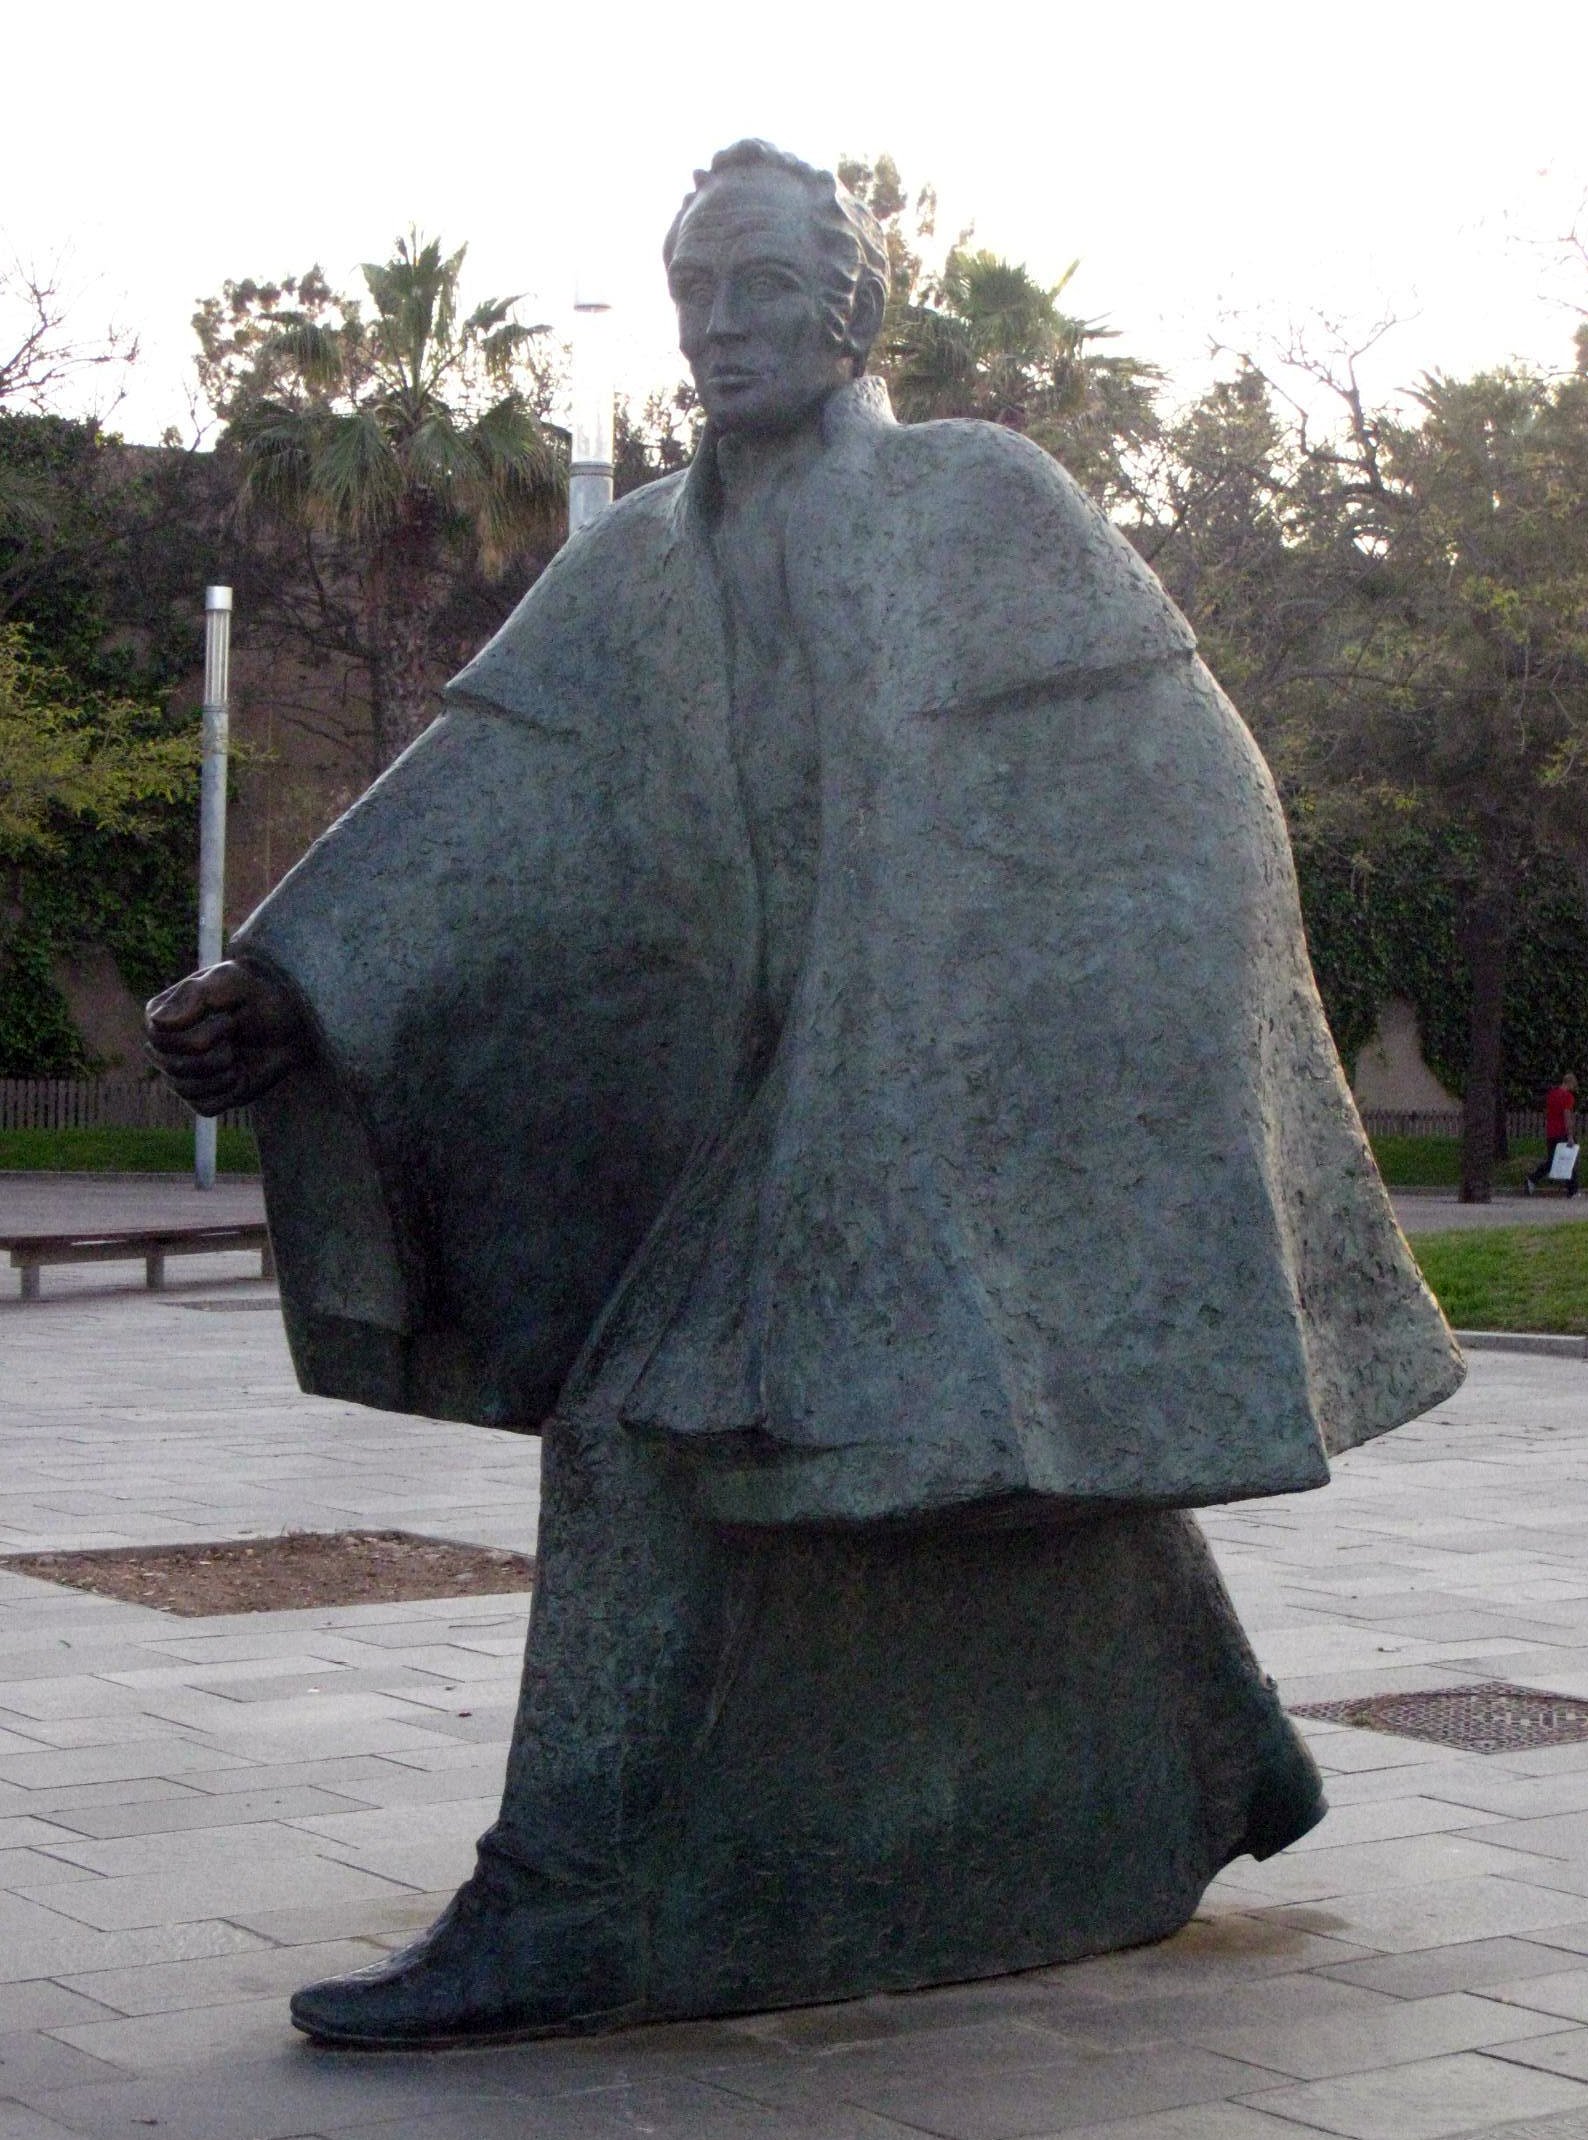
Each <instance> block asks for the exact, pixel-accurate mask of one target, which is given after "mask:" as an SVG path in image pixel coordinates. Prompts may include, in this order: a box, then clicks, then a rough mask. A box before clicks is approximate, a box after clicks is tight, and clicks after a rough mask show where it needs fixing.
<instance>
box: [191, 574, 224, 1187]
mask: <svg viewBox="0 0 1588 2140" xmlns="http://www.w3.org/2000/svg"><path fill="white" fill-rule="evenodd" d="M231 653H232V591H231V589H230V588H229V587H206V588H205V590H204V763H203V771H202V774H201V777H200V782H199V940H198V952H199V964H200V966H213V965H214V964H215V963H216V961H217V960H218V959H219V958H220V956H221V951H222V948H223V945H222V938H223V935H224V931H225V912H226V747H227V740H228V737H227V729H228V721H229V716H228V700H229V697H230V685H231ZM193 1179H194V1184H195V1186H196V1187H197V1188H200V1189H213V1188H214V1186H215V1124H214V1122H213V1121H211V1120H207V1119H205V1118H204V1117H202V1116H201V1117H200V1118H199V1120H198V1121H197V1122H195V1123H194V1125H193Z"/></svg>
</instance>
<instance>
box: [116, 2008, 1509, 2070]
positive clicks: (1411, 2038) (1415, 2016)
mask: <svg viewBox="0 0 1588 2140" xmlns="http://www.w3.org/2000/svg"><path fill="white" fill-rule="evenodd" d="M1549 2028H1550V2022H1549V2019H1548V2017H1547V2016H1545V2015H1543V2014H1539V2013H1535V2012H1532V2011H1531V2010H1529V2009H1526V2008H1521V2007H1514V2006H1513V2007H1507V2006H1506V2005H1505V2004H1504V2003H1503V2002H1501V2001H1500V2000H1497V1999H1492V1998H1483V1999H1480V1998H1474V1997H1472V1996H1471V1995H1470V1994H1469V1993H1466V1992H1450V1993H1445V1994H1443V1995H1440V1996H1437V1997H1434V1998H1427V1999H1405V2000H1401V2001H1399V2002H1397V2003H1396V2004H1395V2005H1394V2006H1393V2007H1391V2008H1389V2009H1387V2010H1381V2011H1380V2012H1378V2013H1375V2014H1371V2015H1369V2014H1364V2013H1354V2014H1349V2015H1331V2014H1322V2015H1310V2014H1309V2015H1305V2016H1302V2017H1300V2018H1297V2019H1293V2020H1290V2021H1287V2022H1276V2021H1274V2020H1272V2019H1266V2018H1265V2019H1262V2020H1258V2021H1255V2022H1252V2021H1247V2020H1244V2019H1243V2020H1242V2021H1240V2022H1239V2023H1238V2024H1236V2025H1235V2026H1233V2027H1231V2026H1228V2025H1225V2026H1223V2027H1221V2026H1219V2025H1217V2024H1216V2023H1215V2024H1211V2025H1209V2024H1204V2025H1203V2026H1202V2027H1200V2028H1193V2029H1190V2030H1187V2031H1186V2036H1187V2040H1188V2041H1190V2042H1192V2043H1195V2044H1197V2045H1199V2046H1200V2048H1201V2049H1203V2050H1205V2051H1217V2052H1218V2053H1219V2054H1220V2055H1221V2056H1223V2057H1225V2058H1238V2059H1242V2060H1244V2061H1245V2062H1246V2064H1248V2065H1253V2066H1269V2067H1272V2068H1273V2069H1274V2071H1275V2072H1278V2073H1290V2074H1294V2075H1295V2077H1296V2078H1297V2079H1298V2080H1323V2079H1325V2078H1327V2077H1328V2076H1329V2075H1330V2074H1334V2073H1360V2072H1362V2071H1363V2070H1365V2069H1367V2068H1370V2067H1379V2066H1398V2065H1406V2064H1408V2063H1410V2062H1411V2061H1412V2060H1415V2059H1427V2058H1436V2057H1439V2056H1441V2055H1443V2054H1444V2053H1446V2052H1450V2051H1475V2050H1481V2049H1484V2048H1487V2047H1490V2046H1493V2045H1496V2044H1504V2043H1508V2042H1510V2041H1512V2040H1513V2039H1516V2038H1521V2037H1528V2036H1544V2035H1547V2034H1548V2033H1549ZM73 2040H74V2041H76V2040H77V2039H76V2038H74V2039H73Z"/></svg>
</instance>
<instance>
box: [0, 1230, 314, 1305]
mask: <svg viewBox="0 0 1588 2140" xmlns="http://www.w3.org/2000/svg"><path fill="white" fill-rule="evenodd" d="M0 1248H8V1249H9V1250H10V1251H11V1268H12V1269H13V1270H19V1271H20V1272H21V1273H22V1298H23V1299H24V1300H37V1299H38V1298H39V1273H40V1271H41V1270H42V1269H43V1268H44V1266H45V1264H46V1263H130V1262H133V1261H134V1260H135V1259H136V1258H138V1257H140V1256H141V1257H142V1258H143V1271H144V1279H145V1282H146V1283H147V1285H148V1287H149V1290H150V1292H151V1293H158V1292H159V1291H160V1289H161V1287H162V1286H163V1285H164V1284H165V1259H166V1257H167V1256H215V1255H224V1254H226V1253H227V1252H228V1251H229V1250H234V1249H257V1250H258V1251H259V1275H260V1277H261V1278H273V1277H274V1276H275V1274H276V1266H275V1260H274V1258H273V1257H272V1255H271V1253H270V1233H269V1229H268V1228H267V1227H266V1225H265V1223H264V1221H263V1220H262V1219H256V1220H254V1221H253V1222H252V1223H250V1224H247V1225H238V1226H129V1227H117V1228H114V1229H111V1230H108V1231H106V1232H103V1233H12V1234H0Z"/></svg>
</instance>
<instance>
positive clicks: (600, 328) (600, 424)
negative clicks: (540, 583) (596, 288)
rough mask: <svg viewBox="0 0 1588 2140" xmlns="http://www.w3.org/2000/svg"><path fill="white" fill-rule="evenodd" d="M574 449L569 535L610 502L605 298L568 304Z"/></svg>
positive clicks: (608, 307) (607, 307) (609, 393)
mask: <svg viewBox="0 0 1588 2140" xmlns="http://www.w3.org/2000/svg"><path fill="white" fill-rule="evenodd" d="M573 313H574V320H573V353H572V373H573V380H572V384H573V425H572V430H573V450H572V453H571V455H570V457H569V466H568V533H569V534H570V535H577V534H578V532H579V530H580V529H581V528H582V527H588V525H589V524H590V522H591V521H592V520H594V519H595V517H596V515H597V514H598V513H600V512H603V511H604V510H605V509H606V507H607V506H609V505H610V504H611V503H612V403H613V395H614V391H615V389H614V383H613V377H612V351H611V333H610V324H611V314H612V307H611V305H610V304H608V302H607V301H606V299H605V298H596V297H585V296H579V297H576V298H575V299H574V305H573Z"/></svg>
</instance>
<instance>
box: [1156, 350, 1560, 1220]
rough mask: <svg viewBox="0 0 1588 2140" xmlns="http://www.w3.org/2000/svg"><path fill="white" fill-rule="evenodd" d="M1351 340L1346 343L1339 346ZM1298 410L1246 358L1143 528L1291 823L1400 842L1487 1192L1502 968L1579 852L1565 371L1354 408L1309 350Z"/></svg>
mask: <svg viewBox="0 0 1588 2140" xmlns="http://www.w3.org/2000/svg"><path fill="white" fill-rule="evenodd" d="M1359 353H1360V352H1358V354H1359ZM1312 370H1313V374H1314V378H1313V383H1314V385H1318V384H1322V385H1324V386H1327V387H1329V388H1331V389H1332V390H1333V393H1334V395H1335V399H1336V405H1337V407H1338V409H1339V412H1340V417H1339V421H1338V423H1337V424H1336V425H1335V426H1334V427H1333V428H1332V429H1331V430H1328V431H1326V432H1319V431H1318V430H1317V429H1316V427H1315V425H1314V424H1313V423H1311V422H1309V419H1308V418H1307V416H1306V414H1305V413H1304V411H1303V409H1302V408H1301V407H1300V406H1299V405H1297V404H1294V403H1292V404H1289V405H1288V409H1287V407H1286V405H1283V404H1281V403H1280V402H1278V401H1277V400H1276V396H1275V393H1274V390H1273V386H1272V383H1271V382H1270V381H1268V380H1266V379H1264V378H1263V377H1262V376H1261V375H1260V374H1259V373H1258V372H1257V371H1256V370H1255V368H1253V367H1251V366H1246V367H1244V368H1243V369H1242V371H1241V372H1240V373H1239V374H1238V375H1237V377H1236V378H1235V379H1234V380H1233V381H1232V382H1227V383H1226V384H1225V385H1223V386H1221V387H1220V388H1218V389H1215V391H1214V392H1213V393H1212V394H1210V395H1208V396H1206V397H1204V398H1203V400H1202V402H1201V403H1200V404H1199V405H1198V406H1197V407H1196V408H1195V409H1194V410H1192V411H1191V412H1190V413H1189V415H1188V416H1187V418H1186V419H1185V420H1184V421H1183V422H1182V424H1181V425H1180V426H1178V427H1177V429H1176V432H1175V434H1174V438H1173V444H1174V447H1175V449H1176V455H1177V458H1178V461H1179V469H1178V472H1177V475H1176V478H1175V482H1176V484H1177V485H1178V489H1177V492H1176V496H1175V505H1174V510H1173V512H1171V513H1170V514H1169V515H1168V516H1167V517H1166V518H1165V519H1164V520H1163V521H1162V522H1161V524H1160V525H1158V526H1156V527H1152V528H1149V529H1148V530H1147V532H1146V537H1145V539H1144V541H1143V547H1144V548H1145V549H1146V550H1147V551H1148V554H1149V555H1151V554H1153V552H1154V547H1155V543H1156V548H1157V557H1156V561H1157V562H1158V563H1159V565H1160V569H1162V570H1164V572H1165V575H1166V577H1167V578H1168V580H1169V582H1170V584H1171V586H1172V587H1173V588H1174V591H1175V592H1176V593H1177V595H1178V596H1179V597H1180V599H1181V600H1182V602H1183V603H1184V604H1185V606H1186V607H1187V609H1188V612H1189V613H1190V615H1191V617H1192V619H1193V622H1194V623H1196V624H1197V626H1198V628H1199V630H1200V631H1201V632H1202V634H1203V637H1204V640H1205V643H1206V644H1207V647H1208V651H1209V653H1210V655H1211V656H1212V658H1213V660H1214V664H1215V667H1216V668H1218V669H1219V670H1220V672H1221V673H1222V674H1223V675H1224V677H1225V679H1226V680H1227V681H1228V682H1229V683H1230V685H1231V687H1232V688H1233V689H1234V691H1235V692H1236V695H1237V697H1238V698H1239V699H1240V701H1241V704H1242V706H1243V710H1245V711H1246V713H1247V715H1248V717H1249V718H1250V719H1251V720H1252V722H1253V725H1254V728H1255V729H1256V731H1257V734H1258V737H1259V740H1260V741H1261V742H1262V743H1263V745H1264V748H1265V750H1266V751H1267V753H1268V755H1269V758H1270V761H1271V763H1272V764H1273V765H1274V767H1275V770H1276V772H1277V773H1278V775H1279V778H1280V782H1281V787H1282V790H1283V792H1284V793H1285V797H1286V802H1287V807H1288V809H1289V812H1290V817H1291V823H1292V829H1293V831H1294V832H1295V834H1296V836H1297V838H1298V842H1299V844H1300V845H1301V846H1302V847H1303V849H1305V848H1306V846H1307V844H1308V843H1309V842H1314V843H1321V844H1322V845H1323V846H1326V847H1327V846H1329V845H1331V844H1332V845H1335V846H1337V847H1338V846H1340V845H1342V844H1344V845H1347V846H1354V847H1355V848H1356V850H1357V852H1358V854H1359V855H1360V856H1361V857H1362V858H1363V860H1364V862H1365V863H1366V864H1367V866H1369V867H1371V866H1373V858H1374V856H1375V855H1377V854H1380V853H1383V854H1386V855H1387V854H1389V853H1391V852H1392V851H1405V842H1406V839H1407V838H1408V837H1409V836H1411V835H1416V836H1417V839H1418V840H1419V841H1420V843H1421V844H1420V846H1419V847H1418V852H1420V853H1421V854H1423V855H1424V856H1426V857H1427V859H1428V863H1429V866H1430V867H1431V868H1434V869H1435V870H1437V872H1438V874H1439V876H1440V878H1441V881H1442V883H1443V884H1444V886H1445V888H1446V890H1447V892H1448V893H1449V895H1450V897H1451V899H1452V901H1453V903H1454V913H1455V915H1456V922H1455V927H1456V941H1457V943H1458V944H1459V946H1460V949H1461V952H1462V954H1463V957H1464V960H1465V963H1466V966H1467V968H1468V971H1469V975H1470V997H1469V1002H1470V1015H1469V1024H1468V1031H1467V1039H1466V1050H1465V1053H1466V1063H1465V1076H1464V1079H1463V1080H1462V1083H1463V1090H1464V1101H1463V1106H1464V1132H1463V1135H1464V1148H1463V1163H1462V1195H1463V1197H1464V1198H1466V1199H1467V1200H1469V1201H1474V1200H1475V1201H1486V1200H1487V1198H1488V1195H1489V1193H1490V1181H1491V1176H1492V1167H1493V1160H1494V1156H1495V1122H1496V1115H1497V1110H1498V1106H1499V1102H1500V1098H1501V1093H1502V1087H1503V1083H1504V1064H1503V1055H1502V1032H1503V1026H1504V1018H1505V1003H1506V996H1507V974H1508V968H1509V966H1510V964H1511V960H1512V954H1513V951H1514V949H1515V947H1516V946H1517V944H1518V942H1519V940H1520V937H1521V935H1522V933H1523V932H1524V930H1525V929H1526V927H1527V925H1528V922H1529V919H1530V912H1531V909H1532V908H1534V907H1536V906H1537V905H1538V904H1539V902H1540V901H1541V900H1545V899H1552V898H1554V897H1555V896H1556V895H1555V892H1554V890H1553V887H1554V885H1555V883H1556V881H1557V877H1558V868H1559V865H1560V864H1561V863H1562V862H1566V863H1572V864H1576V865H1578V866H1579V867H1584V868H1588V377H1585V376H1584V375H1583V374H1582V373H1581V372H1577V373H1575V374H1572V375H1569V376H1565V377H1549V376H1545V375H1542V374H1539V373H1535V372H1531V371H1528V370H1525V369H1522V368H1508V369H1502V370H1499V371H1495V372H1490V373H1485V374H1481V375H1479V376H1477V377H1475V378H1471V379H1465V380H1457V379H1449V378H1445V377H1443V376H1439V375H1434V376H1431V377H1428V378H1426V379H1425V380H1424V382H1423V384H1422V386H1421V388H1420V390H1419V391H1418V393H1417V394H1416V395H1415V396H1414V397H1412V398H1411V400H1410V403H1409V405H1403V406H1399V407H1390V408H1381V409H1374V408H1370V407H1369V406H1368V405H1367V403H1366V402H1365V400H1364V397H1363V395H1362V393H1361V391H1360V388H1359V386H1358V382H1357V377H1356V369H1355V363H1354V360H1353V358H1352V356H1351V355H1350V354H1349V353H1347V355H1346V357H1345V360H1344V361H1343V363H1342V362H1334V363H1330V364H1322V363H1319V364H1317V365H1314V366H1313V367H1312Z"/></svg>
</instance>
